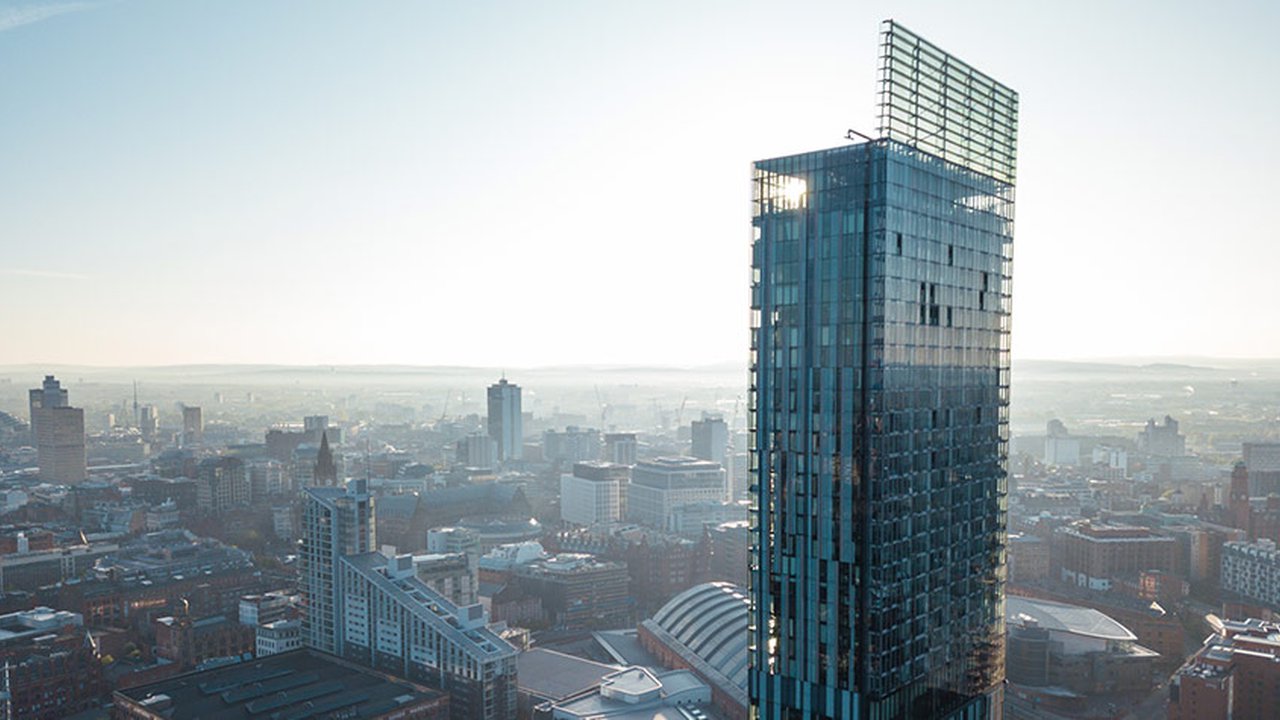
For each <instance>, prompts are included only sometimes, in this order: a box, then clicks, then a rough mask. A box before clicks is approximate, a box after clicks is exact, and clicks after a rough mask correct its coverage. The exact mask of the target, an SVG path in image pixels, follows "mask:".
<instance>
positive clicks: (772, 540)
mask: <svg viewBox="0 0 1280 720" xmlns="http://www.w3.org/2000/svg"><path fill="white" fill-rule="evenodd" d="M878 85H879V88H878V91H879V100H880V128H879V137H878V138H876V139H867V140H865V141H863V142H856V143H854V144H850V145H846V146H843V147H837V148H832V149H828V150H820V151H816V152H809V153H804V154H801V155H794V156H790V157H781V158H775V159H771V160H762V161H759V162H757V163H755V166H754V170H755V172H754V197H753V205H754V217H753V226H754V240H753V244H752V251H753V255H752V270H753V284H752V329H751V368H752V384H751V388H750V400H749V402H750V409H751V413H750V415H749V417H750V419H751V442H752V465H753V470H752V484H753V487H752V498H753V516H752V517H753V526H754V529H753V535H752V544H753V547H752V570H751V583H752V592H751V596H752V605H751V637H752V642H751V651H750V652H751V673H750V684H749V689H750V694H751V698H752V702H753V704H755V706H756V707H757V708H758V711H759V717H760V718H767V719H773V718H792V717H813V718H824V717H825V718H837V717H838V718H876V719H884V720H888V719H892V718H989V717H999V715H1000V712H1001V708H1000V706H1001V702H1002V696H1001V690H1000V688H1001V681H1002V679H1003V638H1002V633H1003V590H1004V559H1003V553H1004V549H1003V545H1004V538H1005V534H1006V533H1005V507H1006V500H1005V493H1006V474H1007V473H1006V465H1007V452H1008V450H1007V444H1008V402H1009V394H1008V393H1009V317H1010V279H1011V278H1010V275H1011V265H1012V249H1013V200H1014V197H1013V194H1014V172H1015V145H1016V132H1017V130H1016V128H1017V107H1018V99H1017V94H1016V93H1014V92H1013V91H1012V90H1009V89H1008V88H1006V87H1004V86H1003V85H1001V84H999V83H997V82H996V81H994V80H992V79H991V78H989V77H988V76H986V75H984V74H982V73H981V72H978V71H977V70H975V69H973V68H972V67H971V66H969V65H968V64H966V63H964V62H962V61H960V60H959V59H957V58H955V57H953V56H951V55H949V54H948V53H946V52H945V51H943V50H941V49H939V48H937V47H935V46H934V45H932V44H930V43H928V42H927V41H925V40H923V39H921V38H920V37H919V36H917V35H915V34H913V33H911V32H909V31H908V30H906V29H905V28H903V27H902V26H901V25H898V24H896V23H894V22H892V21H886V23H885V24H884V26H883V28H882V32H881V46H880V73H879V81H878ZM850 135H851V136H852V135H856V133H850Z"/></svg>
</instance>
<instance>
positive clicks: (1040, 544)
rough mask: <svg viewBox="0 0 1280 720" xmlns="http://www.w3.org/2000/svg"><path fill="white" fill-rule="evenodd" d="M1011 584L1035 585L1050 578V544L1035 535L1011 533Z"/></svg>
mask: <svg viewBox="0 0 1280 720" xmlns="http://www.w3.org/2000/svg"><path fill="white" fill-rule="evenodd" d="M1008 547H1009V582H1014V583H1035V582H1040V581H1041V580H1045V579H1046V578H1048V577H1049V544H1048V543H1046V542H1045V541H1044V540H1042V539H1040V538H1039V537H1037V536H1035V535H1027V534H1024V533H1013V532H1011V533H1009V546H1008Z"/></svg>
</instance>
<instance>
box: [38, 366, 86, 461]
mask: <svg viewBox="0 0 1280 720" xmlns="http://www.w3.org/2000/svg"><path fill="white" fill-rule="evenodd" d="M28 398H29V402H30V410H31V435H32V440H33V441H34V443H35V446H36V462H37V463H38V464H39V466H40V479H41V480H43V481H45V482H50V483H69V484H74V483H80V482H84V481H85V479H86V478H88V476H89V471H88V463H87V458H86V456H85V443H84V410H82V409H81V408H74V407H71V406H70V398H69V395H68V393H67V390H66V388H64V387H62V384H61V383H60V382H58V380H57V379H56V378H54V376H52V375H46V376H45V377H44V383H43V384H42V385H41V386H40V387H38V388H33V389H32V390H30V391H29V393H28Z"/></svg>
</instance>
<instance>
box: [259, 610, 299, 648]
mask: <svg viewBox="0 0 1280 720" xmlns="http://www.w3.org/2000/svg"><path fill="white" fill-rule="evenodd" d="M254 647H255V650H254V654H255V655H257V656H258V657H264V656H266V655H276V654H278V653H283V652H289V651H290V650H297V649H298V648H300V647H302V621H301V620H298V619H297V618H294V619H292V620H276V621H274V622H269V623H263V624H262V625H258V626H257V627H256V628H255V638H254Z"/></svg>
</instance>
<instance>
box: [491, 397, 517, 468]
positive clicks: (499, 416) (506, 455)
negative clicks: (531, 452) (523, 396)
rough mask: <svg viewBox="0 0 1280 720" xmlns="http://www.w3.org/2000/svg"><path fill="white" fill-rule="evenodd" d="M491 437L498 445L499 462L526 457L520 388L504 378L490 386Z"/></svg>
mask: <svg viewBox="0 0 1280 720" xmlns="http://www.w3.org/2000/svg"><path fill="white" fill-rule="evenodd" d="M489 437H491V438H493V441H494V442H496V443H497V444H498V461H499V462H506V461H508V460H519V459H520V458H522V457H523V456H524V419H523V418H522V417H521V415H520V386H519V385H513V384H512V383H509V382H507V379H506V378H502V379H501V380H499V381H498V382H496V383H494V384H493V385H490V386H489Z"/></svg>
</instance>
